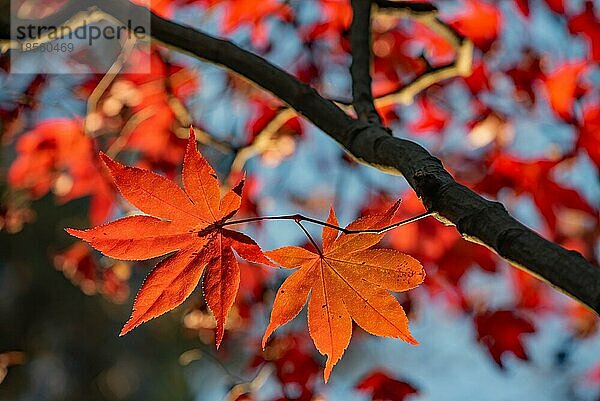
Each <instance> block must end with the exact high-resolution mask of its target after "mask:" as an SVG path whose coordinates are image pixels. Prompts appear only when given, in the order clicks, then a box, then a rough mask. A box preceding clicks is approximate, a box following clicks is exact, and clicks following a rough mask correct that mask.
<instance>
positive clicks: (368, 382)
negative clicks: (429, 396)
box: [355, 370, 418, 401]
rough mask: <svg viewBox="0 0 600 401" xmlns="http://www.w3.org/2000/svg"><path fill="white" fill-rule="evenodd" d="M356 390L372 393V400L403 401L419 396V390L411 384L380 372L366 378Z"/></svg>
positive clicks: (377, 371)
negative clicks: (412, 396) (409, 397)
mask: <svg viewBox="0 0 600 401" xmlns="http://www.w3.org/2000/svg"><path fill="white" fill-rule="evenodd" d="M355 388H356V389H357V390H359V391H361V392H369V393H371V399H372V400H386V401H403V400H404V399H405V398H406V397H408V396H410V395H412V394H418V390H417V389H416V388H414V387H413V386H412V385H410V384H409V383H406V382H404V381H400V380H396V379H394V378H392V377H390V376H389V375H388V374H387V373H386V372H383V371H379V370H375V371H373V372H371V373H370V374H369V375H368V376H366V377H364V378H363V379H362V380H361V381H360V382H359V383H358V384H356V386H355Z"/></svg>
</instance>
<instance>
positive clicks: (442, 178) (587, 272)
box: [103, 0, 600, 313]
mask: <svg viewBox="0 0 600 401" xmlns="http://www.w3.org/2000/svg"><path fill="white" fill-rule="evenodd" d="M124 7H125V8H133V10H134V11H135V13H142V12H144V9H143V8H142V7H140V6H137V5H134V4H133V3H129V2H127V1H124V0H106V1H105V2H103V8H104V9H105V11H107V12H109V13H111V14H112V15H120V14H118V12H119V11H122V9H123V8H124ZM145 12H148V11H147V10H146V11H145ZM126 15H127V14H126ZM129 15H131V14H129ZM151 27H152V36H153V37H154V38H155V39H156V40H159V41H161V42H163V43H165V44H167V45H169V46H170V47H172V48H174V49H178V50H180V51H184V52H186V53H189V54H191V55H193V56H195V57H198V58H201V59H204V60H208V61H210V62H213V63H216V64H220V65H223V66H225V67H226V68H229V69H230V70H232V71H234V72H236V73H238V74H240V75H242V76H243V77H245V78H247V79H249V80H250V81H252V82H254V83H255V84H257V85H259V86H261V87H262V88H264V89H266V90H267V91H269V92H271V93H273V94H274V95H275V96H277V97H279V98H280V99H281V100H283V101H284V102H286V103H287V104H289V105H290V106H291V107H292V108H294V109H295V110H296V111H297V112H298V113H300V114H302V115H303V116H305V117H306V118H307V119H309V120H310V121H311V122H313V123H314V124H315V125H316V126H317V127H319V128H320V129H321V130H322V131H324V132H325V133H326V134H328V135H329V136H330V137H332V138H333V139H335V140H336V141H337V142H338V143H340V144H341V145H342V146H343V147H344V148H345V149H346V150H347V151H348V152H349V153H350V154H351V155H353V156H354V157H355V158H356V159H358V160H360V161H362V162H364V163H366V164H369V165H371V166H374V167H376V168H378V169H380V170H383V171H386V172H388V173H392V174H402V175H404V177H405V178H406V180H407V181H408V183H409V184H410V185H411V186H412V187H413V188H414V189H415V191H416V192H417V194H418V196H419V197H420V198H421V200H422V201H423V203H424V204H425V206H426V208H427V210H428V211H431V212H434V213H436V218H438V219H439V220H441V221H442V222H444V223H447V224H453V225H455V226H456V227H457V229H458V231H459V232H460V233H461V234H462V235H463V236H464V238H466V239H468V240H470V241H474V242H478V243H480V244H482V245H485V246H487V247H488V248H490V249H493V250H495V251H496V252H497V253H498V254H499V255H500V256H502V257H503V258H505V259H506V260H508V261H510V262H511V263H513V264H514V265H516V266H518V267H521V268H523V269H526V270H527V271H529V272H530V273H532V274H534V275H536V276H538V277H540V278H542V279H544V280H546V281H548V282H549V283H550V284H552V285H553V286H555V287H556V288H558V289H560V290H561V291H563V292H565V293H567V294H569V295H570V296H572V297H573V298H576V299H578V300H580V301H581V302H582V303H583V304H585V305H587V306H588V307H590V308H591V309H593V310H594V311H596V313H599V312H600V270H599V269H597V268H595V267H594V266H592V265H591V263H589V262H587V261H586V260H585V259H584V258H583V256H581V254H579V253H577V252H574V251H568V250H566V249H564V248H562V247H560V246H559V245H557V244H554V243H552V242H550V241H548V240H546V239H544V238H542V237H541V236H540V235H538V234H537V233H535V232H533V231H532V230H531V229H529V228H527V227H525V226H524V225H523V224H521V223H520V222H518V221H516V220H515V219H514V218H513V217H511V216H510V215H509V214H508V212H507V211H506V209H505V208H504V206H502V204H500V203H498V202H492V201H489V200H486V199H484V198H482V197H481V196H479V195H478V194H476V193H474V192H473V191H471V190H470V189H468V188H467V187H465V186H463V185H461V184H459V183H457V182H456V181H455V180H454V178H452V176H451V175H450V174H449V173H448V172H447V171H446V170H445V169H444V167H443V166H442V163H441V161H440V160H438V159H437V158H435V157H433V156H432V155H431V154H429V152H427V150H425V149H424V148H423V147H421V146H420V145H418V144H416V143H414V142H411V141H408V140H405V139H400V138H395V137H392V136H391V135H390V134H389V132H387V131H386V130H385V129H384V128H383V127H380V126H378V125H373V124H368V123H366V122H363V121H359V120H354V119H353V118H351V117H350V116H348V115H347V114H346V113H344V112H343V111H342V110H341V109H340V108H339V107H337V106H336V105H335V104H334V103H333V102H331V101H329V100H327V99H324V98H323V97H322V96H320V95H319V94H318V93H317V92H316V90H314V89H313V88H311V87H310V86H308V85H306V84H304V83H302V82H300V81H299V80H298V79H296V78H295V77H293V76H292V75H290V74H288V73H287V72H285V71H283V70H281V69H280V68H278V67H276V66H274V65H273V64H271V63H269V62H268V61H266V60H265V59H263V58H261V57H259V56H257V55H255V54H252V53H250V52H248V51H246V50H243V49H241V48H240V47H238V46H236V45H235V44H233V43H232V42H230V41H227V40H223V39H217V38H214V37H211V36H209V35H207V34H205V33H202V32H200V31H198V30H195V29H193V28H190V27H187V26H183V25H179V24H176V23H174V22H172V21H168V20H166V19H164V18H162V17H159V16H157V15H154V14H152V15H151ZM359 133H360V135H358V134H359Z"/></svg>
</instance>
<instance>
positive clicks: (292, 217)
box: [220, 212, 433, 234]
mask: <svg viewBox="0 0 600 401" xmlns="http://www.w3.org/2000/svg"><path fill="white" fill-rule="evenodd" d="M431 215H433V212H425V213H421V214H419V215H417V216H414V217H411V218H410V219H407V220H402V221H399V222H397V223H394V224H390V225H389V226H385V227H383V228H378V229H369V230H348V229H347V228H343V227H339V226H336V225H334V224H330V223H327V222H325V221H321V220H317V219H313V218H312V217H307V216H303V215H301V214H288V215H282V216H263V217H250V218H247V219H240V220H230V221H226V222H224V223H222V224H220V226H221V227H225V226H231V225H235V224H244V223H252V222H256V221H267V220H292V221H294V222H296V224H299V223H300V222H302V221H306V222H308V223H313V224H318V225H320V226H323V227H329V228H333V229H334V230H338V231H340V232H342V233H344V234H383V233H386V232H388V231H390V230H393V229H394V228H398V227H401V226H403V225H406V224H410V223H414V222H415V221H418V220H421V219H424V218H425V217H429V216H431ZM299 225H300V227H302V228H303V229H304V227H303V226H302V225H301V224H299Z"/></svg>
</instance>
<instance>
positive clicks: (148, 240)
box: [67, 129, 273, 347]
mask: <svg viewBox="0 0 600 401" xmlns="http://www.w3.org/2000/svg"><path fill="white" fill-rule="evenodd" d="M101 157H102V159H103V161H104V163H105V164H106V166H107V167H108V169H109V170H110V173H111V175H112V177H113V179H114V182H115V184H116V186H117V187H118V189H119V191H120V192H121V194H122V195H123V196H124V197H125V198H126V199H127V200H128V201H129V202H131V204H132V205H134V206H135V207H137V208H138V209H139V210H141V211H142V212H144V213H147V214H148V215H137V216H130V217H125V218H123V219H120V220H116V221H113V222H111V223H108V224H105V225H102V226H98V227H95V228H92V229H89V230H83V231H82V230H74V229H67V232H68V233H69V234H71V235H73V236H75V237H78V238H81V239H82V240H84V241H86V242H88V243H90V245H92V246H93V247H94V248H96V249H97V250H99V251H100V252H102V253H103V254H104V255H106V256H110V257H113V258H116V259H125V260H143V259H150V258H154V257H158V256H162V255H166V254H168V253H171V252H175V251H176V253H175V254H173V255H171V256H169V257H167V258H165V259H164V260H163V261H161V262H160V263H159V264H158V265H157V266H156V267H155V268H154V270H153V271H152V272H151V273H150V274H149V275H148V277H147V278H146V281H145V282H144V284H143V285H142V288H141V289H140V291H139V293H138V295H137V298H136V300H135V303H134V306H133V313H132V315H131V318H130V319H129V321H128V322H127V323H126V324H125V326H124V327H123V330H122V331H121V334H120V335H124V334H126V333H127V332H129V331H131V330H132V329H133V328H135V327H137V326H138V325H140V324H142V323H144V322H146V321H148V320H150V319H152V318H154V317H157V316H159V315H162V314H163V313H165V312H167V311H169V310H171V309H173V308H175V307H176V306H178V305H180V304H181V303H182V302H183V301H185V299H186V298H187V297H188V296H189V295H190V294H191V293H192V291H193V290H194V288H195V287H196V285H197V284H198V281H199V280H200V277H201V276H202V273H203V272H204V280H203V291H204V296H205V298H206V302H207V304H208V306H209V308H210V310H211V312H212V313H213V315H214V316H215V319H216V321H217V333H216V344H217V347H218V346H219V345H220V344H221V341H222V339H223V334H224V323H225V318H226V316H227V312H228V311H229V309H230V308H231V306H232V304H233V302H234V300H235V296H236V294H237V291H238V288H239V284H240V267H239V265H238V262H237V260H236V258H235V255H234V253H233V251H235V252H236V253H237V254H238V255H239V256H240V257H242V258H243V259H246V260H247V261H250V262H255V263H263V264H267V265H270V266H273V264H272V263H271V262H270V261H269V260H268V259H267V258H266V257H265V256H264V255H263V252H262V250H261V249H260V247H259V246H258V245H257V244H256V243H255V242H254V240H252V239H251V238H249V237H247V236H246V235H244V234H242V233H240V232H237V231H231V230H228V229H225V228H223V227H222V226H221V224H223V223H224V222H225V221H226V220H228V219H230V218H231V217H232V216H233V215H235V213H236V212H237V210H238V209H239V208H240V204H241V191H242V187H243V183H244V181H243V180H242V181H240V183H239V184H238V185H237V186H235V187H234V188H233V189H231V190H230V191H229V192H228V193H227V194H226V195H225V196H224V197H223V198H221V189H220V185H219V181H218V179H217V176H216V174H215V172H214V170H213V169H212V167H211V166H210V165H209V164H208V162H207V161H206V160H205V159H204V158H203V157H202V155H201V154H200V153H199V152H198V151H197V149H196V138H195V135H194V131H193V129H191V130H190V138H189V140H188V145H187V149H186V153H185V158H184V164H183V174H182V175H183V184H184V189H182V188H180V187H179V186H177V184H175V182H173V181H171V180H169V179H167V178H165V177H163V176H161V175H158V174H155V173H153V172H151V171H148V170H142V169H139V168H135V167H127V166H123V165H121V164H119V163H117V162H116V161H114V160H112V159H110V158H109V157H108V156H106V155H104V154H101ZM154 216H156V217H154Z"/></svg>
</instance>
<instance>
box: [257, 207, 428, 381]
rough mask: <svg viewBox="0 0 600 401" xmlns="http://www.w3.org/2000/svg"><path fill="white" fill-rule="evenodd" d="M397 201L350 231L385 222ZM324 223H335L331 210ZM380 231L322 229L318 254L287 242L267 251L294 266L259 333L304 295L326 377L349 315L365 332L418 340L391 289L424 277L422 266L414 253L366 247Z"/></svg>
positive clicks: (296, 307) (285, 317)
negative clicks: (356, 232)
mask: <svg viewBox="0 0 600 401" xmlns="http://www.w3.org/2000/svg"><path fill="white" fill-rule="evenodd" d="M398 205H399V203H396V204H395V205H394V206H392V207H391V208H390V209H389V210H388V211H387V212H385V213H384V214H379V215H372V216H367V217H363V218H360V219H358V220H356V221H355V222H353V223H351V224H350V225H349V226H348V227H347V229H349V230H368V229H377V228H381V227H384V226H385V224H386V223H389V221H390V220H391V219H392V217H393V216H394V214H395V213H396V210H397V208H398ZM327 222H328V223H329V224H331V225H335V226H337V225H338V222H337V218H336V216H335V212H334V211H333V209H331V210H330V213H329V218H328V219H327ZM382 237H383V234H373V233H360V234H341V235H339V236H338V231H337V230H336V229H333V228H330V227H325V228H324V229H323V250H322V251H321V250H318V253H314V252H311V251H309V250H306V249H304V248H300V247H295V246H288V247H283V248H279V249H276V250H273V251H269V252H267V253H266V255H267V256H268V257H269V258H271V259H272V260H273V261H275V262H277V263H278V264H279V265H281V266H283V267H285V268H289V269H292V268H296V267H299V269H298V270H297V271H295V272H294V273H292V275H290V276H289V277H288V278H287V280H286V281H285V282H284V283H283V284H282V285H281V287H280V288H279V291H278V292H277V295H276V297H275V302H274V304H273V311H272V312H271V320H270V322H269V326H268V327H267V330H266V332H265V335H264V337H263V348H264V346H265V344H266V341H267V339H268V338H269V336H270V335H271V334H272V333H273V332H274V331H275V330H276V329H277V328H278V327H279V326H282V325H284V324H286V323H287V322H289V321H290V320H292V319H293V318H294V317H295V316H296V315H297V314H298V313H299V312H300V310H301V309H302V308H303V307H304V304H305V303H306V300H307V298H309V294H310V298H309V300H308V327H309V331H310V336H311V337H312V339H313V342H314V344H315V346H316V348H317V350H319V352H320V353H321V354H324V355H327V363H326V366H325V371H324V378H325V382H327V380H328V379H329V375H330V374H331V370H332V369H333V366H334V365H335V364H336V363H337V362H338V361H339V359H340V358H341V357H342V354H343V353H344V350H345V349H346V347H347V346H348V344H349V342H350V337H351V336H352V320H354V321H355V322H356V323H357V324H358V325H359V326H360V327H362V328H363V329H364V330H366V331H367V332H369V333H371V334H374V335H377V336H385V337H394V338H401V339H403V340H404V341H406V342H408V343H410V344H418V342H417V340H415V339H414V338H413V337H412V336H411V334H410V331H409V327H408V318H407V317H406V314H405V312H404V310H403V309H402V306H401V305H400V303H399V302H398V301H397V300H396V298H394V296H393V295H392V294H390V293H389V291H388V290H390V291H396V292H400V291H407V290H410V289H412V288H415V287H417V286H418V285H419V284H421V283H422V282H423V279H424V277H425V271H424V270H423V267H422V266H421V264H420V263H419V262H418V261H417V260H415V259H413V258H412V257H410V256H408V255H405V254H403V253H400V252H398V251H396V250H392V249H369V248H371V247H372V246H373V245H375V244H376V243H378V242H379V241H380V240H381V238H382Z"/></svg>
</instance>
